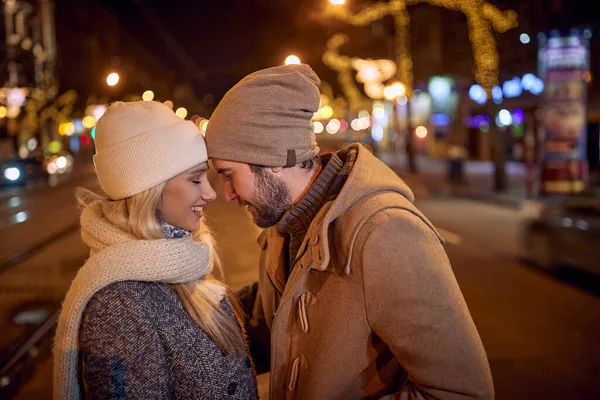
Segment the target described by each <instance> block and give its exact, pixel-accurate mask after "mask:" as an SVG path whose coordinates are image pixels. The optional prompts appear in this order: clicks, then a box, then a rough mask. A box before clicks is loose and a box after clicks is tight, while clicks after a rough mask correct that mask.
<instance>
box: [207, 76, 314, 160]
mask: <svg viewBox="0 0 600 400" xmlns="http://www.w3.org/2000/svg"><path fill="white" fill-rule="evenodd" d="M320 83H321V81H320V80H319V77H318V76H317V75H316V74H315V72H314V71H313V70H312V69H311V68H310V67H309V66H308V65H305V64H302V65H287V66H282V67H275V68H268V69H264V70H261V71H257V72H254V73H252V74H250V75H248V76H246V77H245V78H244V79H242V80H241V81H240V82H239V83H238V84H237V85H235V86H234V87H233V88H232V89H230V90H229V91H228V92H227V93H226V94H225V96H224V97H223V100H221V102H220V103H219V105H218V106H217V108H216V109H215V111H214V113H213V114H212V116H211V118H210V123H209V124H208V127H207V129H206V143H207V146H208V155H209V157H210V158H219V159H223V160H228V161H235V162H241V163H246V164H256V165H262V166H267V167H291V166H293V165H295V164H297V163H300V162H302V161H305V160H308V159H310V158H312V157H314V156H315V155H317V154H318V153H319V147H318V146H317V142H316V140H315V134H314V132H313V128H312V123H311V120H312V118H313V116H314V113H315V112H316V111H317V110H318V109H319V102H320V95H319V88H318V86H319V85H320Z"/></svg>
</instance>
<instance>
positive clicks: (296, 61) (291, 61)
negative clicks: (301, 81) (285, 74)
mask: <svg viewBox="0 0 600 400" xmlns="http://www.w3.org/2000/svg"><path fill="white" fill-rule="evenodd" d="M290 64H301V62H300V59H299V58H298V57H297V56H295V55H291V56H287V58H286V59H285V65H290Z"/></svg>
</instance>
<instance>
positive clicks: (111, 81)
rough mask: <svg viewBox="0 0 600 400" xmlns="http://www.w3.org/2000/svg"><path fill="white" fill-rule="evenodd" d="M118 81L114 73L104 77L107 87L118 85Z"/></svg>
mask: <svg viewBox="0 0 600 400" xmlns="http://www.w3.org/2000/svg"><path fill="white" fill-rule="evenodd" d="M119 79H120V77H119V74H117V73H116V72H111V73H110V74H108V76H107V77H106V84H107V85H108V86H115V85H116V84H117V83H119Z"/></svg>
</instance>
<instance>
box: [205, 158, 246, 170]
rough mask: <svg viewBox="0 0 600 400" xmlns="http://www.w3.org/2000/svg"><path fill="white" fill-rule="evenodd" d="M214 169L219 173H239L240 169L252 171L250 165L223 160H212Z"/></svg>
mask: <svg viewBox="0 0 600 400" xmlns="http://www.w3.org/2000/svg"><path fill="white" fill-rule="evenodd" d="M212 164H213V167H215V169H216V170H217V172H218V173H220V174H221V173H223V172H228V171H238V170H240V169H250V166H249V165H248V164H244V163H239V162H235V161H229V160H221V159H218V158H213V159H212Z"/></svg>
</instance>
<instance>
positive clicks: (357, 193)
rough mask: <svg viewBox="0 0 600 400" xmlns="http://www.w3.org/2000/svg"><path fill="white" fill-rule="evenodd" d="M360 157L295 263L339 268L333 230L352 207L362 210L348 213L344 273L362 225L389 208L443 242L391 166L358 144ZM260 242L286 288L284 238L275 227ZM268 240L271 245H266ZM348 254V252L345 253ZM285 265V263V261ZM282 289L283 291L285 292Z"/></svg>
mask: <svg viewBox="0 0 600 400" xmlns="http://www.w3.org/2000/svg"><path fill="white" fill-rule="evenodd" d="M358 151H359V153H358V157H357V159H356V163H355V165H354V168H352V171H351V172H350V175H349V177H348V180H347V181H346V184H345V185H344V187H343V188H342V190H341V192H340V194H339V195H338V197H337V199H336V200H334V201H332V202H329V203H326V204H325V205H324V206H323V207H322V208H321V210H320V211H319V212H318V213H317V215H316V216H315V218H314V219H313V221H312V223H311V224H310V227H309V229H308V231H307V234H306V236H305V238H304V241H303V242H302V244H301V246H300V249H299V251H298V255H297V257H296V261H295V263H300V264H302V265H303V266H304V267H309V268H312V269H314V270H317V271H327V270H329V271H333V270H334V269H338V267H334V266H333V265H332V264H333V263H331V254H330V248H331V247H332V246H335V244H330V233H329V232H330V229H332V224H333V222H334V221H335V220H336V219H337V218H338V217H340V216H341V215H343V214H346V213H347V212H348V211H349V210H350V209H356V210H359V209H360V210H361V211H360V212H356V213H352V212H350V213H349V214H348V223H347V224H346V225H345V229H346V228H347V229H349V230H350V231H347V230H345V233H346V234H348V235H349V240H348V241H347V242H346V241H344V242H345V243H348V244H347V245H348V246H349V247H348V249H349V250H348V252H347V253H346V252H337V253H336V258H337V259H336V264H337V265H339V266H340V267H343V268H340V269H342V272H343V273H345V274H349V273H350V265H351V261H352V251H353V248H354V244H355V241H356V238H357V236H358V233H359V231H360V228H361V227H362V226H363V225H364V224H365V223H366V222H367V221H368V220H369V218H371V217H372V216H373V215H375V214H376V213H378V212H380V211H383V210H387V209H404V210H407V211H409V212H411V213H413V214H414V215H416V216H417V217H419V218H420V219H421V220H423V222H424V223H425V224H426V225H427V226H428V227H429V228H430V229H431V230H432V231H433V232H435V233H436V235H437V236H438V238H439V239H440V241H442V242H443V239H442V238H441V236H440V235H439V234H438V233H437V232H436V230H435V228H434V227H433V225H432V224H431V223H430V222H429V221H428V220H427V219H426V218H425V216H423V214H421V212H420V211H418V210H417V208H416V207H415V206H414V205H413V204H412V201H413V199H414V197H413V194H412V192H411V191H410V189H409V188H408V186H406V184H405V183H404V182H403V181H402V179H400V178H399V177H398V176H397V175H396V174H395V173H394V172H393V171H392V170H391V169H389V168H388V167H387V166H386V165H385V164H383V163H382V162H381V161H379V160H377V159H376V158H375V157H374V156H373V155H372V154H371V153H370V152H369V151H368V150H367V149H365V148H364V147H362V146H361V145H358ZM258 242H259V244H260V246H261V248H262V249H263V250H265V249H266V250H267V252H268V255H269V257H268V259H269V263H268V265H267V272H268V273H269V274H270V278H271V279H272V280H274V281H275V282H273V283H274V285H275V286H276V287H278V286H282V287H285V283H283V282H279V284H278V282H277V281H278V279H277V273H278V270H280V269H281V268H279V267H280V265H282V264H281V261H280V260H281V256H282V255H281V252H282V249H283V242H284V239H283V237H282V236H281V235H279V234H278V233H277V232H276V230H275V229H273V228H269V229H267V230H265V231H264V232H263V233H262V234H261V235H260V237H259V239H258ZM267 243H268V245H267ZM343 253H346V254H347V255H346V254H343ZM283 265H285V264H283ZM282 292H283V291H282Z"/></svg>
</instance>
